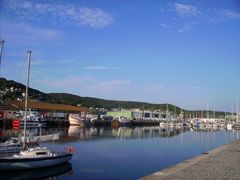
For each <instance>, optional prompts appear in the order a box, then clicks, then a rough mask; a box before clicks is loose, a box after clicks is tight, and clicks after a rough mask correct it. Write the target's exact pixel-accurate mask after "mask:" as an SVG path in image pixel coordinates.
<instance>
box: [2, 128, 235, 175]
mask: <svg viewBox="0 0 240 180" xmlns="http://www.w3.org/2000/svg"><path fill="white" fill-rule="evenodd" d="M1 131H2V134H3V136H17V135H19V134H21V133H22V132H21V131H13V130H1ZM53 132H61V139H60V140H58V141H55V142H48V143H44V144H43V145H45V146H47V147H49V148H51V149H52V150H64V149H68V148H69V147H70V146H73V147H74V150H75V151H74V156H73V159H72V161H71V163H69V164H64V165H62V166H57V167H52V168H47V169H42V170H34V171H25V172H16V173H1V174H0V175H1V177H5V178H7V179H11V178H13V179H14V177H18V179H28V178H30V179H31V178H32V179H35V178H45V179H47V178H48V179H49V177H55V178H56V179H137V178H140V177H142V176H145V175H148V174H151V173H153V172H156V171H159V170H161V169H163V168H166V167H169V166H171V165H174V164H176V163H179V162H181V161H184V160H186V159H189V158H192V157H194V156H196V155H199V154H202V153H203V152H206V151H209V150H212V149H214V148H216V147H218V146H221V145H223V144H226V143H229V142H231V141H233V140H235V139H238V132H229V131H212V132H211V131H210V132H209V131H208V132H207V131H205V132H204V131H183V130H173V129H170V130H168V131H162V130H161V129H160V128H159V127H135V128H129V127H121V128H118V129H111V128H88V129H87V128H86V129H84V128H79V127H76V126H73V127H69V128H58V129H57V128H54V129H41V133H42V134H48V133H53ZM30 133H31V134H38V133H39V130H38V129H35V130H32V131H31V132H30ZM10 174H11V175H10Z"/></svg>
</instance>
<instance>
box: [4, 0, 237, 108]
mask: <svg viewBox="0 0 240 180" xmlns="http://www.w3.org/2000/svg"><path fill="white" fill-rule="evenodd" d="M0 15H1V16H0V18H1V19H0V20H1V21H0V25H1V27H0V38H1V39H4V40H5V41H6V42H5V46H4V55H3V60H2V67H1V76H3V77H5V78H7V79H13V80H15V81H18V82H22V83H24V82H25V71H26V68H25V67H26V59H27V58H26V52H27V50H28V49H30V50H31V51H32V63H31V77H30V86H31V87H33V88H37V89H39V90H41V91H43V92H67V93H72V94H77V95H80V96H90V97H98V98H105V99H115V100H131V101H132V100H134V101H145V102H152V103H172V104H176V105H178V106H181V107H183V108H188V109H206V108H207V107H209V108H210V109H217V110H225V109H227V110H231V107H232V105H234V106H235V104H236V102H237V101H239V102H240V81H239V77H240V46H239V42H240V35H239V34H240V1H239V0H221V1H217V0H212V1H209V0H195V1H193V0H192V1H190V0H182V1H180V0H179V1H177V0H173V1H171V0H168V1H167V0H165V1H164V0H161V1H160V0H159V1H157V0H150V1H149V0H141V1H139V0H122V1H115V0H98V1H97V0H96V1H94V0H93V1H89V0H85V1H81V0H79V1H74V0H69V1H63V0H58V1H53V0H48V1H37V0H35V1H27V0H24V1H18V0H1V1H0Z"/></svg>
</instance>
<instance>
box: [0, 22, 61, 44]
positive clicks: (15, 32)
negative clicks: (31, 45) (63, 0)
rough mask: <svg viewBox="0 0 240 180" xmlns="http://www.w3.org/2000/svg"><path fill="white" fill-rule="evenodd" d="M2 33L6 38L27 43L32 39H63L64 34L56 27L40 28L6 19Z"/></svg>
mask: <svg viewBox="0 0 240 180" xmlns="http://www.w3.org/2000/svg"><path fill="white" fill-rule="evenodd" d="M4 26H5V27H8V28H2V30H1V33H2V35H3V36H4V37H5V39H7V40H9V41H13V42H19V43H25V42H30V41H44V40H47V41H51V40H61V39H62V38H63V34H62V33H61V32H60V31H58V30H54V29H47V28H38V27H34V26H32V25H29V24H26V23H13V22H9V21H4Z"/></svg>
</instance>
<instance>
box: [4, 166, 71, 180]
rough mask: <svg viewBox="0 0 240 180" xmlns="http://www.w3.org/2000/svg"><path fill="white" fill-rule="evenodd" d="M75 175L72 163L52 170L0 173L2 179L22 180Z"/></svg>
mask: <svg viewBox="0 0 240 180" xmlns="http://www.w3.org/2000/svg"><path fill="white" fill-rule="evenodd" d="M71 175H73V170H72V165H71V163H65V164H62V165H59V166H54V167H51V168H42V169H35V170H25V171H11V172H10V173H9V172H7V171H5V172H0V177H1V179H4V180H8V179H9V180H21V179H24V180H25V179H54V178H56V177H60V176H61V177H63V178H64V177H66V176H71Z"/></svg>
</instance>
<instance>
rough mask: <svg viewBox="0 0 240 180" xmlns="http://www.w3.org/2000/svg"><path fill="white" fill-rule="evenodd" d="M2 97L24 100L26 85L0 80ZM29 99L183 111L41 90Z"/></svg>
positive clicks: (200, 114)
mask: <svg viewBox="0 0 240 180" xmlns="http://www.w3.org/2000/svg"><path fill="white" fill-rule="evenodd" d="M0 91H1V94H0V97H1V102H6V101H10V100H17V99H20V100H21V99H23V96H22V94H23V93H24V92H25V85H23V84H21V83H18V82H15V81H12V80H7V79H5V78H0ZM29 98H30V99H32V100H37V101H43V102H49V103H56V104H71V105H81V106H83V107H93V108H96V107H98V108H105V109H108V110H110V109H112V108H125V109H133V108H139V109H145V110H161V111H166V110H167V108H168V110H169V111H171V112H176V113H177V114H180V112H181V109H180V107H177V106H175V105H172V104H152V103H146V102H135V101H116V100H105V99H100V98H93V97H81V96H77V95H73V94H67V93H44V92H41V91H39V90H36V89H33V88H29ZM183 111H184V114H185V115H188V116H189V115H190V114H192V116H193V114H194V116H196V115H197V116H198V117H206V116H207V114H208V116H209V117H211V116H213V114H215V115H216V116H217V117H219V116H224V114H225V112H215V113H214V112H213V111H206V110H205V111H201V110H198V111H189V110H183Z"/></svg>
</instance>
